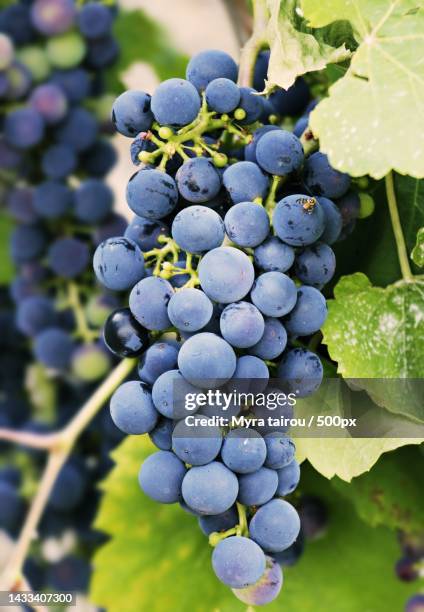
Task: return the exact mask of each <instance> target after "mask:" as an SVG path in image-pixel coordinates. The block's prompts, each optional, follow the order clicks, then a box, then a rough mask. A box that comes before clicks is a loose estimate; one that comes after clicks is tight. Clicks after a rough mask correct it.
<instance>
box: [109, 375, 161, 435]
mask: <svg viewBox="0 0 424 612" xmlns="http://www.w3.org/2000/svg"><path fill="white" fill-rule="evenodd" d="M110 416H111V417H112V420H113V422H114V423H115V425H116V426H117V427H118V428H119V429H120V430H121V431H123V432H124V433H126V434H131V435H137V434H144V433H148V432H150V431H152V430H153V429H154V427H155V426H156V424H157V422H158V418H159V414H158V411H157V410H156V408H155V406H154V404H153V401H152V395H151V393H150V392H149V391H147V390H146V389H145V388H144V386H143V383H141V382H137V381H136V380H130V381H128V382H125V383H123V384H122V385H121V386H120V387H118V388H117V390H116V391H115V393H114V394H113V395H112V397H111V400H110Z"/></svg>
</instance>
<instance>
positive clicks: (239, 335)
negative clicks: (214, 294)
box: [220, 302, 265, 348]
mask: <svg viewBox="0 0 424 612" xmlns="http://www.w3.org/2000/svg"><path fill="white" fill-rule="evenodd" d="M220 329H221V334H222V336H223V338H224V339H225V340H226V341H227V342H229V343H230V344H231V345H232V346H234V347H237V348H248V347H249V346H253V345H254V344H256V343H257V342H259V340H260V339H261V338H262V336H263V333H264V330H265V323H264V318H263V316H262V315H261V313H260V312H259V310H258V309H257V308H256V306H254V305H253V304H250V303H249V302H237V303H235V304H229V305H228V306H227V307H226V308H224V310H223V311H222V314H221V319H220Z"/></svg>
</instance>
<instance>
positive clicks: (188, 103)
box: [151, 78, 200, 127]
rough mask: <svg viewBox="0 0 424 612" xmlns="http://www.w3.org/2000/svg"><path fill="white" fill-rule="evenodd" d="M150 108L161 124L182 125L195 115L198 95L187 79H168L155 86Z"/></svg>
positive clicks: (189, 121)
mask: <svg viewBox="0 0 424 612" xmlns="http://www.w3.org/2000/svg"><path fill="white" fill-rule="evenodd" d="M151 109H152V112H153V115H154V117H155V119H156V121H157V122H158V123H160V124H161V125H170V126H172V127H182V126H184V125H187V124H189V123H191V122H192V121H193V120H194V119H195V118H196V117H197V114H198V112H199V110H200V96H199V94H198V93H197V91H196V88H195V87H194V86H193V85H192V84H191V83H190V82H189V81H186V80H184V79H175V78H174V79H168V80H166V81H162V83H161V84H160V85H159V87H157V88H156V91H155V93H154V94H153V96H152V101H151Z"/></svg>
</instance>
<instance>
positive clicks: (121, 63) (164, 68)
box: [105, 10, 187, 93]
mask: <svg viewBox="0 0 424 612" xmlns="http://www.w3.org/2000/svg"><path fill="white" fill-rule="evenodd" d="M114 35H115V37H116V39H117V40H118V41H119V46H120V53H119V58H118V60H117V61H116V62H115V63H114V64H113V66H110V68H108V70H107V71H106V75H105V76H106V80H107V85H108V87H109V89H111V90H112V91H115V92H116V93H120V92H121V91H123V90H124V89H125V87H124V85H123V84H122V82H121V75H122V73H123V72H124V71H125V70H126V69H127V68H129V67H130V66H131V64H133V63H134V62H143V61H144V62H147V63H148V64H150V65H151V66H152V67H153V69H154V70H155V71H156V73H157V75H158V77H159V78H160V79H161V80H165V79H169V78H171V77H178V76H181V77H183V76H184V74H185V66H186V64H187V58H186V57H185V56H184V55H182V54H181V53H178V52H177V51H175V50H174V49H173V48H172V46H171V45H170V44H169V41H168V37H167V35H166V33H165V32H164V31H163V30H162V29H161V27H160V26H159V25H158V24H157V23H156V22H155V21H153V20H152V19H151V18H150V17H148V16H147V15H146V14H145V13H144V12H143V11H141V10H134V11H119V12H118V15H117V17H116V19H115V22H114Z"/></svg>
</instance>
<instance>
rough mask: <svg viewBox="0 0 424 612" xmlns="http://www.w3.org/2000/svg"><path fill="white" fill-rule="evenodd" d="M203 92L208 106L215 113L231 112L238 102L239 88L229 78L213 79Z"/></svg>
mask: <svg viewBox="0 0 424 612" xmlns="http://www.w3.org/2000/svg"><path fill="white" fill-rule="evenodd" d="M205 94H206V102H207V103H208V106H209V108H210V109H212V110H214V111H216V112H217V113H231V112H232V111H233V110H234V109H235V108H237V106H238V104H239V102H240V90H239V88H238V87H237V85H236V84H235V83H234V82H233V81H231V80H230V79H225V78H218V79H214V80H213V81H211V82H210V83H209V84H208V86H207V87H206V92H205Z"/></svg>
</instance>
